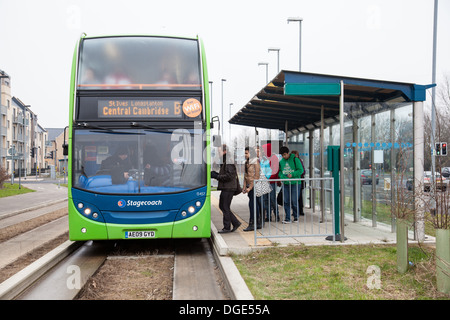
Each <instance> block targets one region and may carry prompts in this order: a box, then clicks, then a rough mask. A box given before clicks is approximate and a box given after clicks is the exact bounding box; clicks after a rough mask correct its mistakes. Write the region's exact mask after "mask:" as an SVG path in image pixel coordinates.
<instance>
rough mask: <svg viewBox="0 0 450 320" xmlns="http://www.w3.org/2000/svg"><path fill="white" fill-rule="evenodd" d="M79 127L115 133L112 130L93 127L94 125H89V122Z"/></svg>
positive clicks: (79, 124) (82, 123)
mask: <svg viewBox="0 0 450 320" xmlns="http://www.w3.org/2000/svg"><path fill="white" fill-rule="evenodd" d="M77 126H78V127H82V128H86V129H97V130H102V131H109V132H114V130H112V129H108V128H103V127H98V126H93V125H92V124H89V123H87V122H81V123H77Z"/></svg>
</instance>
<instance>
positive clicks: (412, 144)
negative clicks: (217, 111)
mask: <svg viewBox="0 0 450 320" xmlns="http://www.w3.org/2000/svg"><path fill="white" fill-rule="evenodd" d="M433 86H434V85H417V84H413V83H401V82H392V81H381V80H373V79H362V78H352V77H343V76H335V75H325V74H315V73H305V72H294V71H285V70H283V71H281V72H280V73H279V74H278V75H277V76H276V77H275V78H274V79H273V80H272V81H270V82H269V83H268V84H267V85H265V86H264V87H263V88H262V89H261V90H260V91H259V92H257V93H256V94H255V95H254V97H253V98H252V99H251V100H250V101H249V102H248V103H247V104H246V105H245V106H243V107H242V108H241V110H239V111H238V112H237V113H236V114H235V115H234V116H233V117H232V118H231V119H230V120H229V123H230V124H235V125H243V126H250V127H257V128H266V129H278V130H281V131H284V132H285V134H286V141H285V144H287V145H288V146H289V147H290V149H291V150H292V149H293V148H295V149H298V150H299V152H300V156H301V157H302V158H303V160H304V162H305V166H306V167H307V168H308V169H309V172H310V176H314V174H320V175H321V176H322V177H323V176H324V175H325V174H326V165H325V162H326V157H325V156H324V155H326V149H327V148H326V147H327V146H328V145H338V146H340V162H339V166H340V172H341V174H340V176H341V179H340V190H341V192H340V203H341V205H340V211H341V212H340V217H341V218H340V220H341V221H340V223H341V233H342V236H343V237H342V238H344V223H343V220H344V218H343V217H344V215H345V214H352V215H353V221H354V222H359V221H360V220H361V219H369V220H372V226H374V227H376V226H377V223H381V222H382V223H386V224H390V225H391V229H392V231H393V232H394V231H395V217H394V216H393V211H392V204H393V203H395V188H394V187H391V183H393V184H396V186H398V187H405V183H406V181H403V180H402V182H399V181H398V178H397V177H398V175H399V173H400V172H402V173H405V175H403V174H402V177H404V178H405V180H406V178H408V179H412V180H413V181H414V185H415V187H416V188H418V187H419V186H421V185H423V170H424V169H423V163H424V114H423V107H424V106H423V101H425V100H426V90H427V89H428V88H431V87H433ZM315 172H316V173H315ZM368 174H371V181H368V179H367V176H368ZM380 180H381V183H380ZM369 182H370V184H369ZM401 184H403V185H401ZM310 190H312V191H311V192H310V197H309V199H310V204H315V195H314V194H315V192H314V191H313V188H310ZM324 201H326V200H324V196H323V194H322V195H321V196H320V202H321V206H323V205H324V203H323V202H324ZM414 206H415V210H416V229H415V232H416V236H417V238H418V240H423V238H424V223H423V204H422V203H421V202H420V201H419V200H418V199H417V201H414ZM387 207H389V209H386V208H387Z"/></svg>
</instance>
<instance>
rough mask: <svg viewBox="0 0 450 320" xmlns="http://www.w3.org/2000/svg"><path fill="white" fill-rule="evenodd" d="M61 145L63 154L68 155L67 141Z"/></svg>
mask: <svg viewBox="0 0 450 320" xmlns="http://www.w3.org/2000/svg"><path fill="white" fill-rule="evenodd" d="M62 147H63V156H68V155H69V145H68V144H67V143H63V145H62Z"/></svg>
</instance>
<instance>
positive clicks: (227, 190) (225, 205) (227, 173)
mask: <svg viewBox="0 0 450 320" xmlns="http://www.w3.org/2000/svg"><path fill="white" fill-rule="evenodd" d="M219 155H221V156H222V159H223V161H222V164H221V165H220V170H219V173H216V172H212V173H211V177H212V178H214V179H217V180H218V181H219V184H218V187H217V190H221V191H222V192H221V193H220V198H219V208H220V210H222V213H223V229H222V230H220V231H219V233H227V232H233V231H235V230H236V229H237V228H239V226H240V225H241V223H240V222H239V220H238V219H237V218H236V216H235V215H234V214H233V212H231V200H233V196H234V192H235V191H236V189H237V183H238V182H239V180H237V171H236V166H235V165H234V163H230V162H232V161H231V159H230V158H231V157H230V156H229V154H228V150H227V146H226V145H225V144H224V145H223V146H222V148H219ZM227 155H228V156H227ZM227 160H228V161H227ZM227 162H228V163H227ZM231 225H233V229H231Z"/></svg>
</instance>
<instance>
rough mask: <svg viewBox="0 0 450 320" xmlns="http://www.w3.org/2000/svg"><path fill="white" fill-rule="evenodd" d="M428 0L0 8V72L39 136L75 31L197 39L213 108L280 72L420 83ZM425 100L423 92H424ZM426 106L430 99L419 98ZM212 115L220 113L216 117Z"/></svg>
mask: <svg viewBox="0 0 450 320" xmlns="http://www.w3.org/2000/svg"><path fill="white" fill-rule="evenodd" d="M433 10H434V1H433V0H367V1H364V0H315V1H311V0H293V1H291V0H278V1H273V0H272V1H266V0H257V1H249V0H239V1H235V0H228V1H213V0H209V1H197V0H191V1H187V0H172V1H170V0H165V1H153V0H146V1H144V0H127V1H123V0H121V1H116V0H89V1H71V0H40V1H35V0H0V21H1V24H0V35H1V36H0V69H1V70H4V71H6V72H7V73H8V74H9V75H10V76H11V78H12V81H11V84H12V95H13V96H16V97H18V98H19V99H21V100H22V101H23V102H24V103H25V104H27V105H31V108H32V110H33V111H34V112H35V113H36V114H37V115H38V122H39V123H40V124H41V125H42V126H43V127H46V128H52V127H64V126H66V125H67V124H68V121H69V119H68V118H69V117H68V101H69V90H70V88H69V78H70V68H71V61H72V56H73V51H74V48H75V43H76V41H77V39H78V38H79V36H80V34H81V32H86V33H87V34H88V35H102V34H133V33H134V34H156V35H159V34H170V35H197V34H199V35H200V36H201V37H202V38H203V40H204V43H205V46H206V53H207V61H208V68H209V77H210V81H213V82H214V84H213V107H214V113H215V114H218V113H219V112H220V107H221V101H222V98H221V79H226V80H227V81H226V82H225V83H224V105H225V117H226V118H228V117H229V114H228V113H229V105H230V103H233V107H232V114H234V113H235V112H237V111H238V110H239V109H240V108H241V107H243V106H244V105H245V104H246V103H247V102H248V101H249V100H250V99H251V98H252V97H253V95H254V94H255V93H256V92H257V91H259V90H260V89H261V87H262V86H263V85H264V84H265V78H266V71H265V67H262V66H258V62H268V63H269V80H270V79H272V78H273V77H274V76H275V75H276V73H277V70H276V69H277V56H276V53H274V52H271V53H268V52H267V49H268V48H269V47H278V48H280V49H281V51H280V69H285V70H298V44H299V25H298V23H291V24H288V23H287V18H288V17H296V16H297V17H302V18H303V22H302V71H305V72H313V73H325V74H332V75H342V76H353V77H361V78H371V79H380V80H391V81H401V82H409V83H417V84H429V83H431V80H432V45H433ZM438 22H439V24H438V51H437V58H438V63H437V77H438V78H437V79H438V81H437V82H438V83H439V81H441V80H442V77H443V76H444V75H445V74H447V75H449V76H450V58H449V57H450V0H439V18H438ZM430 94H431V92H430ZM427 99H428V100H431V99H430V95H428V96H427ZM219 115H220V113H219Z"/></svg>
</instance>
